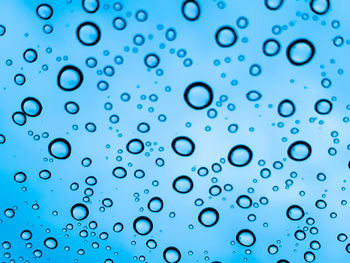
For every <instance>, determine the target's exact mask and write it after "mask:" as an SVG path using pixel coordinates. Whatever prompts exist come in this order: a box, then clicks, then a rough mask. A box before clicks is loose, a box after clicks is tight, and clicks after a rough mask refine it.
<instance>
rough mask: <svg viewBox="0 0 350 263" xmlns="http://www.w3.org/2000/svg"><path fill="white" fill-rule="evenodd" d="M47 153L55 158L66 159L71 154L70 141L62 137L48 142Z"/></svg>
mask: <svg viewBox="0 0 350 263" xmlns="http://www.w3.org/2000/svg"><path fill="white" fill-rule="evenodd" d="M48 148H49V153H50V154H51V155H52V156H53V157H55V158H57V159H62V160H63V159H67V158H68V157H69V156H70V154H71V150H72V149H71V146H70V143H69V142H68V141H67V140H66V139H63V138H57V139H54V140H53V141H51V142H50V144H49V147H48Z"/></svg>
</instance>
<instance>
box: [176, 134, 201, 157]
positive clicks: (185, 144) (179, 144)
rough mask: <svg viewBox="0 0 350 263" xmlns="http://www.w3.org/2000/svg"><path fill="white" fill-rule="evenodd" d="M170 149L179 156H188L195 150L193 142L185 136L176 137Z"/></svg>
mask: <svg viewBox="0 0 350 263" xmlns="http://www.w3.org/2000/svg"><path fill="white" fill-rule="evenodd" d="M171 147H172V148H173V150H174V152H175V153H177V154H178V155H180V156H190V155H191V154H193V152H194V150H195V144H194V142H193V141H192V140H191V139H190V138H188V137H185V136H179V137H176V138H175V139H174V140H173V141H172V143H171Z"/></svg>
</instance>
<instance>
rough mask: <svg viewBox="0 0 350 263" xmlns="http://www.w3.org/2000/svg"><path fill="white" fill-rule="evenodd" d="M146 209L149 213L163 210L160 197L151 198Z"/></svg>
mask: <svg viewBox="0 0 350 263" xmlns="http://www.w3.org/2000/svg"><path fill="white" fill-rule="evenodd" d="M147 207H148V209H149V210H150V211H151V212H154V213H157V212H160V211H161V210H162V209H163V200H162V199H161V198H160V197H153V198H152V199H151V200H149V202H148V205H147Z"/></svg>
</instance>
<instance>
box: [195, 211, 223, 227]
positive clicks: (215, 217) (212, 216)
mask: <svg viewBox="0 0 350 263" xmlns="http://www.w3.org/2000/svg"><path fill="white" fill-rule="evenodd" d="M198 221H199V223H201V224H202V225H203V226H205V227H212V226H214V225H216V223H217V222H218V221H219V212H218V211H217V210H216V209H214V208H212V207H208V208H204V209H203V210H202V211H201V212H200V213H199V215H198Z"/></svg>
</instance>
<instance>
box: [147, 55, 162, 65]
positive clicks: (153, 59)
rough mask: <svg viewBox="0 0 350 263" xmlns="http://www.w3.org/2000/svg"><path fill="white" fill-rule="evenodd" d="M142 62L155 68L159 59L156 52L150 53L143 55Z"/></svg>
mask: <svg viewBox="0 0 350 263" xmlns="http://www.w3.org/2000/svg"><path fill="white" fill-rule="evenodd" d="M144 62H145V65H146V66H147V67H149V68H156V67H157V66H158V65H159V62H160V59H159V57H158V56H157V55H156V54H154V53H150V54H148V55H147V56H145V60H144Z"/></svg>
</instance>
